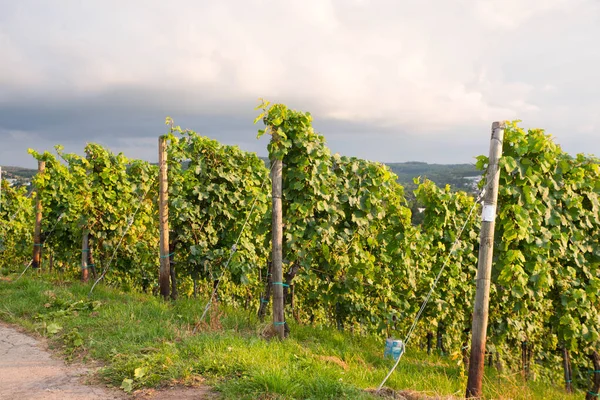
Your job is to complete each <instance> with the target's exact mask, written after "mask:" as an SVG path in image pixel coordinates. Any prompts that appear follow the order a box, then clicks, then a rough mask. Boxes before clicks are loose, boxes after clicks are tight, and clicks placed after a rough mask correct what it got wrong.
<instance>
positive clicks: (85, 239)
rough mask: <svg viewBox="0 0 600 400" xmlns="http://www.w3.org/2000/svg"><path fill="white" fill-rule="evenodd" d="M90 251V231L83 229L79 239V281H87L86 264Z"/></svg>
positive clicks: (88, 276) (88, 273) (88, 277)
mask: <svg viewBox="0 0 600 400" xmlns="http://www.w3.org/2000/svg"><path fill="white" fill-rule="evenodd" d="M89 251H90V232H89V231H84V232H83V236H82V239H81V282H84V283H85V282H87V281H88V280H89V279H90V271H89V269H88V268H89V266H88V252H89Z"/></svg>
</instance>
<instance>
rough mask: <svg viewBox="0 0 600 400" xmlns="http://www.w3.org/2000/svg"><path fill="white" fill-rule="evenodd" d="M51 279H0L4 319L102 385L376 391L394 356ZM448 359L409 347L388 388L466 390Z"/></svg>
mask: <svg viewBox="0 0 600 400" xmlns="http://www.w3.org/2000/svg"><path fill="white" fill-rule="evenodd" d="M88 291H89V286H88V285H83V284H79V283H66V282H60V281H56V280H52V278H50V277H43V276H42V277H37V278H35V279H33V278H29V277H24V278H22V279H21V280H19V281H17V282H9V281H6V280H0V298H1V299H2V302H1V303H0V319H2V320H4V321H7V322H10V323H14V324H18V325H21V326H22V327H24V328H25V329H27V330H28V331H31V332H36V333H37V334H40V335H43V336H48V337H49V338H50V343H51V345H52V346H53V347H54V348H55V349H57V350H59V351H61V352H62V353H63V354H64V356H65V357H66V358H67V359H78V360H82V361H88V360H97V361H101V362H102V363H103V365H104V367H103V368H101V370H100V372H99V375H100V377H101V378H102V379H104V380H105V381H106V382H107V383H109V384H112V385H115V386H123V387H125V388H126V389H130V388H133V389H136V388H142V387H156V386H160V385H164V384H169V383H173V382H177V383H181V384H188V385H193V384H197V383H199V382H201V383H203V384H208V385H211V386H213V387H214V388H215V389H216V390H217V391H218V392H220V394H221V395H222V397H223V398H225V399H334V398H335V399H339V398H341V399H343V398H347V399H372V398H375V397H374V396H373V395H372V394H370V393H368V392H366V391H365V390H364V389H369V388H371V389H372V388H376V387H377V386H378V385H379V383H380V382H381V381H382V380H383V378H384V377H385V375H386V373H387V372H388V370H389V368H390V367H391V366H392V364H393V361H392V360H390V359H383V358H382V353H383V342H382V340H381V339H378V338H376V337H356V336H351V335H349V334H343V333H340V332H338V331H336V330H333V329H329V328H325V327H323V328H318V327H308V326H300V325H296V324H293V323H292V324H291V326H290V328H291V336H290V338H289V339H288V340H285V341H279V340H276V339H268V338H265V335H263V333H264V332H265V331H267V332H268V331H269V325H268V324H266V323H264V324H261V323H260V322H258V321H257V319H256V317H255V316H254V314H255V313H254V311H244V310H233V309H220V310H217V309H213V310H212V312H211V320H210V322H209V323H208V324H206V325H203V326H202V327H201V329H199V331H198V332H197V333H196V334H193V333H192V330H193V327H194V325H195V323H196V321H197V319H198V316H199V315H200V314H201V313H202V310H203V307H204V305H205V302H204V301H201V300H194V299H181V300H178V301H177V302H172V303H171V302H163V301H161V300H159V299H157V298H154V297H151V296H148V295H143V294H135V293H121V292H119V291H117V290H113V289H109V288H106V287H98V288H96V290H95V292H94V295H93V296H92V298H88V297H87V294H88ZM486 374H487V375H486V381H485V382H484V391H485V397H486V398H488V399H557V400H558V399H568V398H577V397H582V395H581V393H579V394H577V395H576V396H567V395H566V394H565V393H564V392H563V391H562V389H561V388H559V387H552V386H547V385H546V384H542V383H536V382H524V381H523V380H522V379H520V378H519V377H518V376H512V377H507V376H498V375H497V374H495V372H494V371H487V372H486ZM465 383H466V378H465V377H464V376H463V374H462V373H461V368H460V367H459V366H457V365H456V363H454V362H453V361H452V360H450V359H448V358H446V357H440V356H434V355H432V356H428V355H427V354H426V353H424V352H421V351H419V350H418V349H415V348H412V347H409V348H408V352H407V354H406V356H405V357H404V358H403V359H402V361H401V362H400V364H399V366H398V368H397V370H396V371H395V372H394V374H393V375H392V376H391V378H390V379H389V380H388V382H387V383H386V386H388V387H390V388H393V389H397V390H410V391H415V392H419V393H420V394H423V395H429V396H456V397H457V398H461V397H464V388H465Z"/></svg>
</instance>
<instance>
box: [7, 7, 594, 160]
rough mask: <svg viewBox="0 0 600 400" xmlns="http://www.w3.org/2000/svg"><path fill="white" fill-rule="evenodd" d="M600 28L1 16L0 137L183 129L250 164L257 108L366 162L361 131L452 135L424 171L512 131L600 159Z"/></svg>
mask: <svg viewBox="0 0 600 400" xmlns="http://www.w3.org/2000/svg"><path fill="white" fill-rule="evenodd" d="M598 19H600V11H599V8H598V4H597V3H596V2H595V1H593V0H572V1H571V0H570V1H566V0H531V1H527V2H522V1H518V0H502V1H500V0H498V1H480V0H454V1H447V2H440V1H433V0H425V1H416V0H407V1H402V2H399V1H394V0H373V1H366V0H365V1H347V0H335V1H334V0H331V1H328V0H302V1H299V0H290V1H286V2H280V1H270V0H245V1H241V0H240V1H224V2H192V1H173V2H169V3H166V2H162V1H157V0H144V1H141V0H137V1H134V0H131V1H128V2H120V1H116V0H105V1H102V2H100V1H97V2H91V1H90V2H67V1H65V2H58V3H57V2H52V3H50V2H48V3H41V2H37V1H31V0H21V1H19V2H7V3H5V4H2V5H0V53H1V54H2V55H3V62H2V63H0V129H3V130H4V132H5V131H7V130H10V131H26V132H35V134H37V135H40V136H41V137H42V136H43V137H45V138H46V139H47V140H48V141H52V140H68V141H71V140H72V141H74V142H81V141H83V140H84V138H85V137H95V138H98V139H99V140H106V141H107V143H109V144H111V145H116V146H120V144H119V143H118V142H117V141H116V138H118V137H121V136H122V135H125V134H126V135H132V136H135V137H143V136H151V135H155V134H156V131H157V130H158V129H159V127H161V126H160V124H161V122H162V120H163V118H164V116H165V115H173V116H175V115H177V116H178V117H179V119H180V120H181V119H182V118H183V119H184V121H190V122H192V123H198V124H200V125H201V126H199V127H198V126H190V127H192V128H196V129H198V130H205V131H210V132H214V134H215V135H216V137H217V138H219V139H220V140H221V139H222V140H228V141H230V142H232V143H243V144H244V146H248V147H247V148H251V149H254V148H256V144H255V142H251V141H249V140H248V139H247V138H248V137H251V136H252V135H251V133H250V132H253V131H254V129H255V128H254V127H253V126H252V124H251V120H252V117H253V114H254V112H253V110H252V108H253V106H254V105H255V104H256V100H257V98H258V97H266V98H268V99H271V100H274V101H282V102H286V103H288V104H289V105H290V106H292V107H294V108H301V109H306V110H310V111H312V112H313V114H314V115H315V117H316V119H317V121H319V120H321V121H323V123H322V124H321V126H323V127H332V129H334V131H332V132H327V131H325V132H324V133H325V134H326V135H333V136H335V138H336V139H335V140H333V141H332V143H334V145H335V146H338V148H339V150H340V151H341V152H346V151H348V152H354V154H356V155H359V156H361V155H364V156H369V157H371V156H372V157H377V154H380V156H381V157H382V158H387V157H388V156H389V157H392V156H393V155H391V154H388V153H387V152H386V151H383V150H380V151H379V153H378V152H377V150H373V151H372V152H371V151H370V152H369V153H367V152H364V146H361V145H357V146H355V147H352V146H351V143H356V142H355V141H354V140H355V139H351V140H350V136H349V135H352V134H353V133H352V132H358V131H359V130H360V135H371V136H372V137H377V138H379V140H381V142H380V143H382V145H386V144H388V145H389V144H391V143H394V145H399V146H402V143H403V140H405V139H408V140H410V141H412V142H410V143H406V144H405V145H406V146H409V147H410V146H413V147H414V148H415V149H421V150H422V149H425V148H427V146H426V145H425V144H426V143H428V142H429V143H431V142H433V141H435V140H438V139H440V138H443V137H444V136H445V135H446V134H448V133H450V134H452V136H453V137H454V140H456V141H458V145H457V146H456V149H455V150H456V155H454V156H448V155H447V154H446V153H445V152H444V150H445V149H444V148H441V149H437V150H435V153H432V154H428V155H420V156H419V157H420V158H421V159H425V158H426V157H433V158H435V157H438V156H439V158H440V159H441V158H444V159H448V160H452V159H453V160H456V161H459V160H465V159H470V157H471V156H472V155H473V154H472V153H466V150H461V149H467V148H470V146H471V144H470V143H472V142H476V143H481V142H483V141H482V140H480V139H479V134H478V133H477V132H486V134H484V135H482V137H485V136H487V131H488V129H489V125H490V124H491V122H492V121H494V120H501V119H514V118H520V119H523V120H525V121H531V122H532V123H534V124H536V125H538V126H542V127H547V128H548V129H549V130H552V131H556V132H555V133H556V136H557V137H558V138H559V141H560V140H563V138H565V139H566V138H567V137H568V138H569V140H571V138H572V137H580V138H582V140H583V142H584V143H585V145H586V148H589V146H591V148H594V149H597V150H598V151H600V143H598V139H594V138H589V137H588V136H584V135H583V134H584V133H589V132H592V131H594V130H595V129H596V128H597V127H598V123H597V117H596V116H595V115H596V114H597V113H596V112H594V110H597V109H598V107H599V106H600V101H599V100H598V98H597V96H596V94H597V93H598V92H599V91H600V82H599V81H598V80H597V79H596V74H597V71H596V68H595V65H597V64H598V62H600V52H599V51H598V50H597V46H596V45H595V39H594V38H595V37H599V36H600V28H599V27H600V24H598V22H599V21H598ZM211 124H212V125H211ZM571 125H573V126H575V128H574V129H571V128H570V127H571ZM359 127H360V128H359ZM0 132H2V131H0ZM222 132H229V133H222ZM344 132H350V133H344ZM355 134H357V133H355ZM579 134H581V135H582V136H577V135H579ZM340 135H341V136H340ZM344 135H346V136H344ZM409 135H412V136H409ZM0 137H2V138H4V137H7V136H6V134H2V133H0ZM339 137H345V138H346V140H345V141H344V140H339V141H337V138H339ZM11 140H14V138H12V139H11ZM415 141H417V142H419V143H420V144H419V145H418V146H417V144H415V143H414V142H415ZM571 142H572V143H574V147H573V148H577V144H576V140H571ZM124 146H126V147H127V149H128V150H131V151H133V152H134V153H135V152H136V151H137V150H136V147H135V146H132V145H131V144H126V145H124ZM482 148H483V149H486V148H487V144H485V143H483V146H482ZM421 150H420V151H421ZM423 151H425V150H423ZM409 153H410V152H409ZM4 154H5V153H0V155H2V157H5V155H4ZM139 154H141V150H140V152H139ZM144 154H145V153H144ZM386 154H387V155H386ZM412 154H414V151H413V152H412ZM388 160H390V159H388ZM392 160H393V159H392Z"/></svg>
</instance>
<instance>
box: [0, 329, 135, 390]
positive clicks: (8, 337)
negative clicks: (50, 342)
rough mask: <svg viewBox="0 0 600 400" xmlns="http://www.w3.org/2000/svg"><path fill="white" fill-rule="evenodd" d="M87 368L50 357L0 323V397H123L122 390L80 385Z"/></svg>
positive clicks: (20, 334) (18, 333)
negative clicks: (66, 363) (68, 364)
mask: <svg viewBox="0 0 600 400" xmlns="http://www.w3.org/2000/svg"><path fill="white" fill-rule="evenodd" d="M86 373H87V371H86V370H85V369H83V368H73V367H67V366H66V365H65V363H64V362H62V361H59V360H57V359H55V358H52V357H51V355H50V353H48V352H47V351H46V350H44V349H43V348H42V346H41V345H40V343H39V342H38V341H37V340H35V339H33V338H32V337H30V336H27V335H24V334H22V333H20V332H18V331H16V330H15V329H13V328H10V327H8V326H6V325H2V324H0V382H2V384H1V385H0V399H18V400H25V399H27V400H29V399H31V400H37V399H48V400H55V399H56V400H58V399H65V400H71V399H73V400H75V399H77V400H80V399H81V400H88V399H89V400H96V399H98V400H100V399H126V398H127V396H125V395H124V393H123V392H121V391H117V390H109V389H107V388H104V387H98V386H88V385H84V384H83V382H82V380H83V376H85V374H86Z"/></svg>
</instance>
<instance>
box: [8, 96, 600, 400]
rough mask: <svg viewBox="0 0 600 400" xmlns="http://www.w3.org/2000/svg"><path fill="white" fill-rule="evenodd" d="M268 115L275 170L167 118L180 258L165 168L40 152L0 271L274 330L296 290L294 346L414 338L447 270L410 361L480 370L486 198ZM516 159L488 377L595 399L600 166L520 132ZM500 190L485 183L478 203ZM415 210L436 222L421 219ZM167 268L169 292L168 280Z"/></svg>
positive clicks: (505, 162)
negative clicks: (325, 334)
mask: <svg viewBox="0 0 600 400" xmlns="http://www.w3.org/2000/svg"><path fill="white" fill-rule="evenodd" d="M259 109H260V115H259V116H258V117H257V119H256V121H255V123H260V124H264V128H263V129H260V130H259V131H258V136H259V137H260V136H261V135H264V134H267V135H272V140H271V142H270V144H269V147H268V151H269V158H270V160H271V162H270V163H265V162H263V161H262V160H261V159H260V158H259V157H258V156H256V155H255V154H254V153H248V152H244V151H242V150H240V149H239V148H237V147H235V146H226V145H222V144H220V143H218V142H217V141H214V140H211V139H209V138H206V137H203V136H201V135H199V134H197V133H195V132H193V131H190V130H184V129H181V128H180V127H178V126H175V125H174V123H173V121H171V120H170V119H167V126H168V132H167V133H166V134H165V135H164V136H162V137H161V139H160V140H162V141H164V142H165V144H166V161H165V168H166V171H167V179H166V181H167V183H168V201H167V204H168V225H169V228H168V243H167V245H168V252H166V253H165V251H161V249H160V236H161V235H160V233H159V232H160V231H159V225H160V223H161V218H159V214H160V210H159V197H160V196H159V183H160V179H159V172H160V170H161V166H160V165H159V166H157V165H153V164H151V163H149V162H146V161H142V160H132V159H129V158H126V157H125V156H124V155H122V154H118V155H116V154H113V153H112V152H111V151H110V150H109V149H106V148H103V147H102V146H99V145H97V144H88V145H87V146H86V147H85V151H84V155H83V156H82V155H78V154H70V153H65V152H64V151H63V149H62V147H61V146H56V154H53V153H49V152H45V153H38V152H36V151H33V150H30V154H31V156H32V157H34V158H35V159H36V160H38V162H40V165H41V166H43V168H41V169H40V172H39V173H38V174H37V175H36V176H35V177H34V179H33V186H34V187H35V190H34V191H33V192H31V193H30V192H28V191H27V189H26V188H13V187H10V186H8V184H6V183H5V182H3V183H2V184H3V186H2V197H1V204H0V206H1V208H0V220H1V221H2V224H1V227H0V251H1V256H0V269H1V271H2V273H3V274H5V275H10V276H11V277H13V279H15V280H16V279H17V278H19V277H20V276H24V275H26V274H28V275H32V276H35V274H36V273H39V272H40V271H42V272H43V273H46V274H51V275H57V276H61V277H63V278H65V279H71V280H82V281H84V282H88V283H89V287H90V289H93V288H92V284H93V285H94V287H97V286H98V285H99V286H105V287H106V286H109V287H116V288H119V289H120V290H122V291H126V292H144V293H150V294H154V295H155V296H163V297H165V298H170V299H171V300H172V301H173V302H178V301H184V300H185V301H188V299H189V298H196V297H197V298H201V299H210V301H211V303H215V304H219V305H222V306H223V307H230V308H231V309H235V310H238V311H240V312H243V313H247V314H255V315H257V316H258V318H260V319H261V320H265V321H266V320H269V314H270V312H271V310H272V308H271V306H272V304H273V301H274V296H275V295H276V294H277V293H278V290H282V293H283V299H284V316H285V319H284V322H283V324H284V326H282V329H284V330H285V335H286V336H287V335H293V331H292V327H291V326H292V324H288V323H285V321H293V322H294V324H295V325H293V326H304V325H306V326H322V327H331V328H333V329H337V330H339V331H343V332H348V333H351V334H352V335H356V336H362V335H376V336H379V337H381V338H382V339H383V338H386V337H404V335H406V333H407V331H408V330H409V329H410V327H411V323H412V322H413V320H414V318H415V316H416V315H417V313H419V310H420V307H421V305H422V302H423V299H424V298H425V297H426V296H427V294H428V293H429V292H430V290H431V289H432V285H433V284H434V281H435V279H436V277H437V275H438V273H439V272H440V269H441V268H442V265H445V269H444V271H443V274H442V275H441V279H440V281H439V283H438V284H437V285H435V290H434V291H433V294H432V295H431V298H430V299H429V302H428V304H427V306H426V307H425V308H424V309H423V311H422V314H421V319H420V322H419V323H418V324H417V325H416V328H415V331H414V333H413V334H412V337H413V339H412V341H411V343H410V345H409V346H408V352H409V353H410V346H413V347H417V348H418V347H421V348H422V349H424V350H426V351H427V352H428V353H437V354H438V355H441V356H444V357H447V358H449V359H451V360H452V362H455V363H457V364H459V365H460V366H461V368H462V367H463V366H465V367H466V365H465V364H467V363H468V360H469V354H468V349H469V348H470V347H469V342H470V338H471V331H470V330H471V321H472V313H473V302H474V299H475V288H476V285H475V279H476V274H477V260H478V252H479V231H480V227H481V216H480V215H481V205H480V202H479V200H480V199H477V198H475V197H473V196H472V195H471V194H468V193H465V192H461V191H453V190H451V188H450V187H449V186H447V187H443V188H440V187H437V186H436V185H435V184H434V183H433V182H431V181H429V180H424V181H421V180H416V181H415V185H416V190H415V191H414V196H412V194H411V196H407V193H405V191H404V188H403V187H402V186H401V185H400V184H398V183H397V177H396V176H395V175H394V174H393V173H392V172H391V170H390V169H389V168H387V167H385V166H384V165H383V164H380V163H376V162H371V161H366V160H362V159H357V158H353V157H345V156H340V155H338V154H332V153H331V151H330V150H329V149H328V148H327V146H326V143H325V138H324V137H323V136H322V135H320V134H318V133H317V132H315V131H314V129H313V128H312V117H311V115H310V114H309V113H306V112H299V111H295V110H292V109H289V108H287V107H286V106H284V105H282V104H274V105H271V104H269V103H268V102H265V103H263V104H261V106H260V107H259ZM502 151H503V155H502V158H501V160H500V184H499V194H498V206H497V218H496V230H495V243H494V246H495V251H494V256H493V270H492V280H491V282H492V283H491V291H490V301H489V304H490V311H489V325H488V337H487V339H488V340H487V348H486V360H487V361H486V364H487V365H488V368H493V369H496V370H497V372H498V373H500V374H502V373H504V374H511V373H519V374H521V375H522V376H523V377H524V378H525V379H528V380H532V381H540V382H545V383H547V384H548V385H556V384H558V383H559V382H563V383H564V385H563V386H564V390H565V391H567V392H571V391H573V390H576V389H584V390H585V391H586V398H587V399H592V398H596V397H598V394H597V393H599V391H600V355H599V353H598V349H599V346H600V332H599V330H600V298H599V297H598V295H599V293H600V246H599V245H598V243H599V242H600V202H599V199H600V164H599V160H598V159H597V158H594V157H593V156H585V155H577V156H571V155H569V154H567V153H565V152H563V151H562V149H561V148H560V146H559V145H558V144H556V143H555V142H554V141H553V139H552V138H551V137H550V136H549V135H547V134H545V133H544V132H543V131H542V130H528V131H525V130H523V129H522V128H520V127H519V126H518V123H517V122H510V123H508V122H507V123H506V125H505V130H504V141H503V148H502ZM277 160H279V161H281V164H280V165H281V166H282V193H281V204H282V219H283V241H282V249H283V250H282V252H283V275H282V277H281V278H282V279H281V280H280V281H278V280H274V279H273V276H272V273H273V270H272V265H273V263H272V261H273V260H272V259H271V233H272V232H271V229H272V220H273V214H272V208H271V202H272V201H271V187H272V182H271V176H272V173H273V171H274V168H273V166H274V165H275V164H276V161H277ZM477 167H478V169H480V170H482V171H485V170H486V168H487V167H488V157H487V156H479V157H477ZM487 184H488V183H487V182H486V181H485V179H484V180H483V181H482V182H481V183H480V188H482V189H483V188H484V187H486V185H487ZM408 197H411V198H415V199H416V200H411V202H412V201H416V202H418V203H419V204H420V205H422V207H424V209H425V210H424V212H423V218H422V221H421V220H419V221H416V220H415V218H414V216H413V215H412V213H411V209H413V204H411V202H409V201H408V200H407V198H408ZM36 210H37V211H40V210H41V214H40V213H39V212H37V211H36ZM36 213H37V214H39V215H40V216H41V220H40V225H39V232H36V230H35V229H34V222H35V221H36ZM463 228H464V230H463ZM461 232H462V234H460V233H461ZM459 234H460V236H459ZM165 237H166V236H165ZM32 254H33V255H34V257H33V259H32ZM165 261H167V262H166V264H167V269H166V271H168V275H167V276H166V278H167V282H168V287H166V291H165V286H164V282H163V284H162V285H161V282H160V281H159V277H160V276H159V275H160V274H159V270H160V271H162V272H164V271H165V268H164V267H160V266H161V263H162V264H163V266H164V264H165ZM23 270H25V271H23ZM23 272H24V274H23ZM163 280H164V276H163ZM7 284H8V283H7ZM90 296H91V297H92V298H93V296H94V292H93V291H92V292H90ZM198 301H199V300H198ZM209 306H210V303H209V304H207V309H208V307H209ZM203 317H204V315H197V320H196V321H195V322H196V328H198V327H201V326H202V324H206V323H207V322H205V321H204V320H202V318H203ZM214 317H215V314H209V315H208V319H207V320H206V321H208V322H209V323H210V319H211V318H214ZM276 328H277V327H276V326H275V327H274V330H276ZM198 329H200V328H198ZM382 342H383V341H382ZM382 351H383V345H382ZM432 356H433V355H432Z"/></svg>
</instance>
